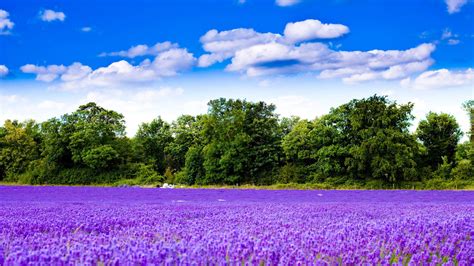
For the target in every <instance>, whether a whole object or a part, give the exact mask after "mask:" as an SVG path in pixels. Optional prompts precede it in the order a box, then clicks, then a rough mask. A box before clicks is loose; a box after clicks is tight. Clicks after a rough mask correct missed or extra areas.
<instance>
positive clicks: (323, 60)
mask: <svg viewBox="0 0 474 266" xmlns="http://www.w3.org/2000/svg"><path fill="white" fill-rule="evenodd" d="M434 49H435V46H434V45H433V44H421V45H419V46H417V47H415V48H412V49H408V50H387V51H383V50H371V51H334V50H331V49H330V48H328V46H327V45H325V44H322V43H303V44H300V45H287V44H281V43H268V44H261V45H255V46H252V47H249V48H246V49H242V50H240V51H238V52H236V54H235V56H234V57H233V58H232V63H231V64H229V65H228V66H227V68H226V69H227V70H228V71H237V72H242V73H245V74H246V75H248V76H262V75H271V74H286V73H299V72H318V73H319V77H320V78H342V79H343V80H344V81H346V82H348V83H353V82H359V81H366V80H374V79H380V78H381V79H400V78H404V77H407V76H409V75H411V74H413V73H415V72H420V71H424V70H426V69H427V68H428V67H429V66H430V65H431V64H432V63H433V60H432V59H431V57H430V55H431V53H432V52H433V51H434Z"/></svg>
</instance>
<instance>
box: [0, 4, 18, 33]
mask: <svg viewBox="0 0 474 266" xmlns="http://www.w3.org/2000/svg"><path fill="white" fill-rule="evenodd" d="M9 16H10V14H9V13H8V12H7V11H5V10H3V9H0V35H7V34H10V30H12V29H13V26H15V23H13V21H11V20H10V19H9V18H8V17H9Z"/></svg>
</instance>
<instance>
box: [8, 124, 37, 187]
mask: <svg viewBox="0 0 474 266" xmlns="http://www.w3.org/2000/svg"><path fill="white" fill-rule="evenodd" d="M38 136H39V134H38V126H37V124H36V123H35V122H34V121H32V120H30V121H26V122H24V123H19V122H18V121H11V120H7V121H5V124H4V126H3V128H1V130H0V170H1V172H0V179H3V178H5V177H7V178H9V179H14V178H15V175H17V174H21V173H23V172H25V171H26V170H27V168H28V165H29V164H30V163H31V162H32V161H33V160H35V159H37V158H38V156H39V143H38V142H39V139H38ZM35 138H36V140H35Z"/></svg>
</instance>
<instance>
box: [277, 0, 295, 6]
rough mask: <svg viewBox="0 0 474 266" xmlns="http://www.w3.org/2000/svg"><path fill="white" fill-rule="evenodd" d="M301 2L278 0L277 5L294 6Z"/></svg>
mask: <svg viewBox="0 0 474 266" xmlns="http://www.w3.org/2000/svg"><path fill="white" fill-rule="evenodd" d="M299 2H300V0H276V1H275V4H277V6H292V5H296V4H298V3H299Z"/></svg>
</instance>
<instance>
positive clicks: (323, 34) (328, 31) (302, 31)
mask: <svg viewBox="0 0 474 266" xmlns="http://www.w3.org/2000/svg"><path fill="white" fill-rule="evenodd" d="M284 33H285V38H287V39H288V40H289V41H291V42H293V43H296V42H301V41H309V40H314V39H333V38H338V37H341V36H342V35H344V34H347V33H349V28H348V27H347V26H345V25H342V24H324V23H321V21H319V20H315V19H307V20H304V21H299V22H295V23H288V24H286V27H285V31H284Z"/></svg>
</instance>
